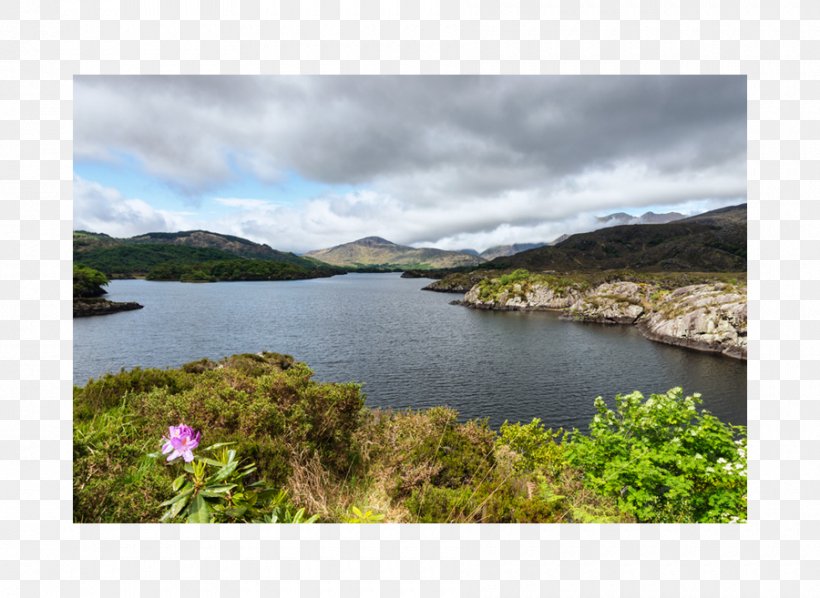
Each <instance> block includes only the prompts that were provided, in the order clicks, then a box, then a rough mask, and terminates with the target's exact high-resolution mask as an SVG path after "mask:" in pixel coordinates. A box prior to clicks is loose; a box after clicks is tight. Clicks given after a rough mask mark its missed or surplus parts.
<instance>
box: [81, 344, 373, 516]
mask: <svg viewBox="0 0 820 598" xmlns="http://www.w3.org/2000/svg"><path fill="white" fill-rule="evenodd" d="M291 364H293V362H292V358H289V357H287V356H281V355H278V354H274V353H266V354H263V355H261V356H257V355H254V356H252V357H250V356H241V355H240V356H233V357H231V358H229V359H226V360H223V361H222V362H220V363H219V364H217V366H216V367H210V364H209V363H208V362H203V361H200V362H194V364H189V366H190V367H188V369H193V370H195V371H200V373H189V372H186V371H183V370H167V371H161V370H135V371H131V372H122V373H120V374H117V375H109V376H104V377H103V378H101V379H100V380H96V381H91V382H89V383H88V385H86V387H85V388H76V387H75V397H74V402H75V436H74V443H75V460H74V481H75V506H76V509H75V519H77V520H82V521H152V520H154V521H155V520H156V518H157V514H158V513H155V512H153V511H150V509H148V507H147V506H145V507H144V508H143V507H140V508H139V509H132V511H131V512H130V513H129V511H128V509H129V503H131V502H133V501H135V500H138V502H139V503H140V504H141V505H149V504H154V505H157V504H159V503H160V502H162V500H165V499H164V498H162V496H163V494H162V493H163V492H165V491H166V489H167V485H168V483H169V481H170V478H169V474H167V473H164V471H163V469H162V468H159V470H152V471H151V472H150V476H149V477H151V478H152V481H151V483H150V484H149V485H148V486H146V487H139V488H137V487H134V488H132V487H128V488H123V487H122V486H121V485H118V481H117V480H120V481H121V480H122V478H123V476H127V475H131V474H132V473H133V472H134V471H136V470H137V469H139V468H140V467H142V466H141V465H140V463H141V460H142V459H143V455H145V454H146V452H150V451H151V449H152V448H153V449H156V448H157V447H156V446H152V443H153V444H156V442H157V441H158V437H157V430H164V429H167V427H168V426H170V425H177V424H179V423H180V422H184V423H186V424H188V425H190V426H192V427H194V428H196V429H198V430H202V432H203V434H204V435H207V437H208V439H209V441H212V442H214V443H221V442H234V443H236V449H237V450H238V451H239V452H240V453H241V454H242V455H243V456H244V457H246V458H250V459H251V460H253V461H254V462H255V463H256V466H257V471H256V472H255V473H254V479H253V480H250V481H251V482H254V481H256V478H259V479H264V480H265V481H266V482H267V483H269V484H271V485H274V486H279V485H281V484H283V483H284V482H285V481H286V480H287V479H288V476H289V474H290V473H291V471H292V468H293V467H294V464H298V463H299V462H300V461H301V460H305V459H310V458H314V457H318V459H319V460H320V462H321V463H322V464H323V466H324V467H325V469H326V471H327V472H328V473H329V475H332V476H340V477H343V476H344V475H345V474H346V473H347V472H348V470H349V468H350V467H351V463H354V462H355V461H356V459H357V449H356V446H355V445H354V442H353V432H354V430H356V429H357V428H358V426H359V418H360V414H361V409H362V406H363V403H364V399H363V397H362V395H361V391H360V387H359V386H358V385H356V384H323V383H318V382H315V381H313V380H312V378H311V377H312V372H311V371H310V369H309V368H307V366H305V365H304V364H295V365H291ZM114 414H117V418H119V419H117V418H114V419H113V420H112V419H111V418H112V417H114ZM109 420H110V421H109ZM117 422H119V423H117ZM126 422H127V428H125V427H124V426H126ZM123 430H126V431H125V432H124V431H123ZM114 488H117V490H116V491H113V489H114ZM98 493H105V494H106V497H105V500H99V499H98V498H97V497H96V495H97V494H98ZM134 493H138V494H139V495H140V497H139V499H136V498H135V497H134ZM166 498H167V497H166Z"/></svg>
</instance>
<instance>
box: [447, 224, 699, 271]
mask: <svg viewBox="0 0 820 598" xmlns="http://www.w3.org/2000/svg"><path fill="white" fill-rule="evenodd" d="M681 218H685V216H684V215H683V214H680V213H678V212H666V213H665V214H656V213H655V212H645V213H644V214H642V215H640V216H632V215H631V214H627V213H626V212H616V213H614V214H608V215H606V216H598V217H597V218H596V221H597V222H598V223H599V225H600V226H598V227H596V228H595V229H594V230H598V229H599V228H602V227H604V226H617V225H621V224H665V223H667V222H673V221H675V220H680V219H681ZM569 237H570V235H568V234H564V235H561V236H560V237H558V238H557V239H553V240H552V241H550V242H549V243H547V242H543V243H513V244H512V245H495V246H494V247H490V248H488V249H485V250H484V251H482V252H481V253H478V252H477V251H475V250H474V249H463V250H462V251H463V252H470V253H473V252H474V253H475V255H480V256H481V257H483V258H484V259H485V260H488V261H490V260H494V259H495V258H498V257H505V256H508V255H515V254H516V253H521V252H522V251H529V250H530V249H536V248H538V247H544V246H546V245H557V244H558V243H560V242H561V241H564V240H566V239H568V238H569Z"/></svg>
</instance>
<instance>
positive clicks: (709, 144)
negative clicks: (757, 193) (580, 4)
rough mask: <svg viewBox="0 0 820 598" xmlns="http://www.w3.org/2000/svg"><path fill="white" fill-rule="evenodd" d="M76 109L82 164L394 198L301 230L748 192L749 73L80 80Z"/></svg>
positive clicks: (437, 226) (508, 218) (526, 216)
mask: <svg viewBox="0 0 820 598" xmlns="http://www.w3.org/2000/svg"><path fill="white" fill-rule="evenodd" d="M74 106H75V132H74V137H75V158H76V159H83V158H95V159H97V158H100V157H101V156H109V157H112V156H113V157H115V156H116V155H117V153H118V152H124V153H126V154H129V155H133V156H135V157H136V158H137V159H138V160H139V161H140V162H141V163H142V164H143V165H144V167H145V168H146V169H147V171H148V172H149V173H150V174H152V175H153V176H155V177H158V178H160V179H162V180H164V181H165V182H167V183H169V184H170V185H172V186H174V187H176V188H178V189H180V190H182V191H184V192H185V193H189V194H193V195H197V194H200V193H205V192H208V191H210V190H214V189H218V188H219V186H220V185H221V184H223V183H224V182H225V181H227V180H229V179H230V178H231V177H232V176H235V172H234V166H236V165H238V166H240V167H242V168H244V169H247V170H249V171H251V172H253V173H254V174H255V175H256V176H258V177H260V178H262V179H264V180H268V181H276V180H277V179H278V178H279V177H281V176H282V175H283V174H284V173H287V172H296V173H298V174H299V175H301V176H302V177H304V178H306V179H310V180H314V181H319V182H323V183H329V184H346V185H352V186H354V187H357V188H360V189H367V190H371V191H373V192H374V193H376V194H377V195H378V196H380V197H381V198H382V199H381V200H380V201H379V202H377V203H367V202H363V203H362V202H359V203H344V202H342V201H340V200H338V198H336V199H334V198H332V197H330V198H326V199H327V201H328V202H330V206H331V207H330V208H329V209H327V210H319V211H318V214H319V215H317V213H314V214H313V215H312V216H311V217H310V218H307V217H306V218H305V219H304V220H303V221H304V222H306V223H312V222H316V223H320V224H321V223H322V222H324V224H326V225H329V224H330V223H335V224H336V225H338V226H342V225H341V224H339V223H340V222H344V223H345V224H344V227H345V228H344V230H345V231H347V230H353V229H355V230H359V229H357V228H356V225H355V222H356V219H357V218H358V223H359V226H360V228H362V229H363V228H364V227H365V226H366V225H368V226H369V225H372V224H373V218H378V217H384V218H387V217H391V218H397V217H401V218H404V219H405V220H406V222H405V223H404V226H403V227H399V224H400V223H397V224H395V225H394V224H391V228H395V229H396V231H397V234H399V235H400V236H402V237H405V238H403V239H396V240H398V241H403V242H408V241H412V240H413V237H414V235H415V238H416V239H417V240H418V239H420V238H421V237H419V235H423V237H424V238H428V239H429V238H438V239H444V238H450V237H453V236H455V235H457V234H459V233H463V232H473V233H478V232H480V231H491V230H495V229H496V228H497V227H498V226H499V225H501V224H503V223H507V224H509V225H515V226H530V225H537V224H538V223H539V222H545V221H555V220H560V219H562V218H567V217H569V216H571V215H572V214H576V213H579V212H585V211H594V210H599V211H601V212H603V213H606V212H608V211H616V210H620V209H623V208H624V207H626V206H629V205H635V206H645V205H657V204H670V205H671V204H679V203H682V202H691V201H696V200H701V201H705V200H720V199H721V198H741V200H742V198H743V197H745V193H746V182H745V181H746V173H745V163H746V79H745V77H742V76H575V77H568V76H549V77H545V76H505V77H488V76H421V77H416V76H298V77H297V76H281V77H242V76H218V77H217V76H183V77H176V76H174V77H168V76H139V77H132V76H116V77H109V76H81V77H77V78H76V79H75V102H74ZM624 173H626V174H624ZM629 173H633V175H632V178H630V177H629V176H628V174H629ZM636 173H637V174H636ZM647 181H649V183H651V184H649V183H647ZM146 199H147V198H146ZM268 199H275V198H268ZM497 204H503V206H502V208H499V209H495V208H494V206H496V208H497ZM313 207H314V208H315V209H318V208H316V206H313ZM305 209H307V208H306V207H305ZM368 213H372V216H373V218H368V217H367V214H368ZM459 214H460V215H461V217H460V218H454V217H453V215H459ZM294 217H295V216H294ZM322 218H325V219H326V220H324V221H322V220H321V219H322ZM264 221H265V219H264V218H263V219H256V218H250V217H248V218H247V219H246V222H247V223H248V228H254V227H256V226H258V227H259V228H260V229H261V228H262V227H263V224H261V223H262V222H264ZM252 222H253V223H254V224H253V225H251V224H250V223H252ZM423 226H427V227H428V230H427V231H426V233H421V232H419V231H421V229H422V228H423ZM362 232H364V234H370V233H371V231H367V230H363V231H362ZM362 236H364V235H362Z"/></svg>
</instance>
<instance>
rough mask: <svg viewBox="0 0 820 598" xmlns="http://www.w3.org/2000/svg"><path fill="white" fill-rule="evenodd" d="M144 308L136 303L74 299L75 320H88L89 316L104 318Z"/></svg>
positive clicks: (96, 298) (100, 299)
mask: <svg viewBox="0 0 820 598" xmlns="http://www.w3.org/2000/svg"><path fill="white" fill-rule="evenodd" d="M143 307H144V306H143V305H140V304H139V303H137V302H136V301H109V300H108V299H102V298H99V297H95V298H81V299H76V298H75V299H74V304H73V315H74V317H75V318H87V317H89V316H104V315H107V314H113V313H117V312H120V311H130V310H133V309H142V308H143Z"/></svg>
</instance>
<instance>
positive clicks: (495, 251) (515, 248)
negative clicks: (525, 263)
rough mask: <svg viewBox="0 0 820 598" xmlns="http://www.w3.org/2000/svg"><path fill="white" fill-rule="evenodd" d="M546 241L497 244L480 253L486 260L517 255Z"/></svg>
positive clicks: (541, 245)
mask: <svg viewBox="0 0 820 598" xmlns="http://www.w3.org/2000/svg"><path fill="white" fill-rule="evenodd" d="M544 245H546V243H513V244H512V245H496V246H494V247H490V248H489V249H485V250H484V251H482V252H481V253H480V254H479V255H480V256H481V257H483V258H484V259H485V260H494V259H495V258H497V257H504V256H507V255H515V254H516V253H521V252H522V251H527V250H529V249H535V248H536V247H543V246H544Z"/></svg>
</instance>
